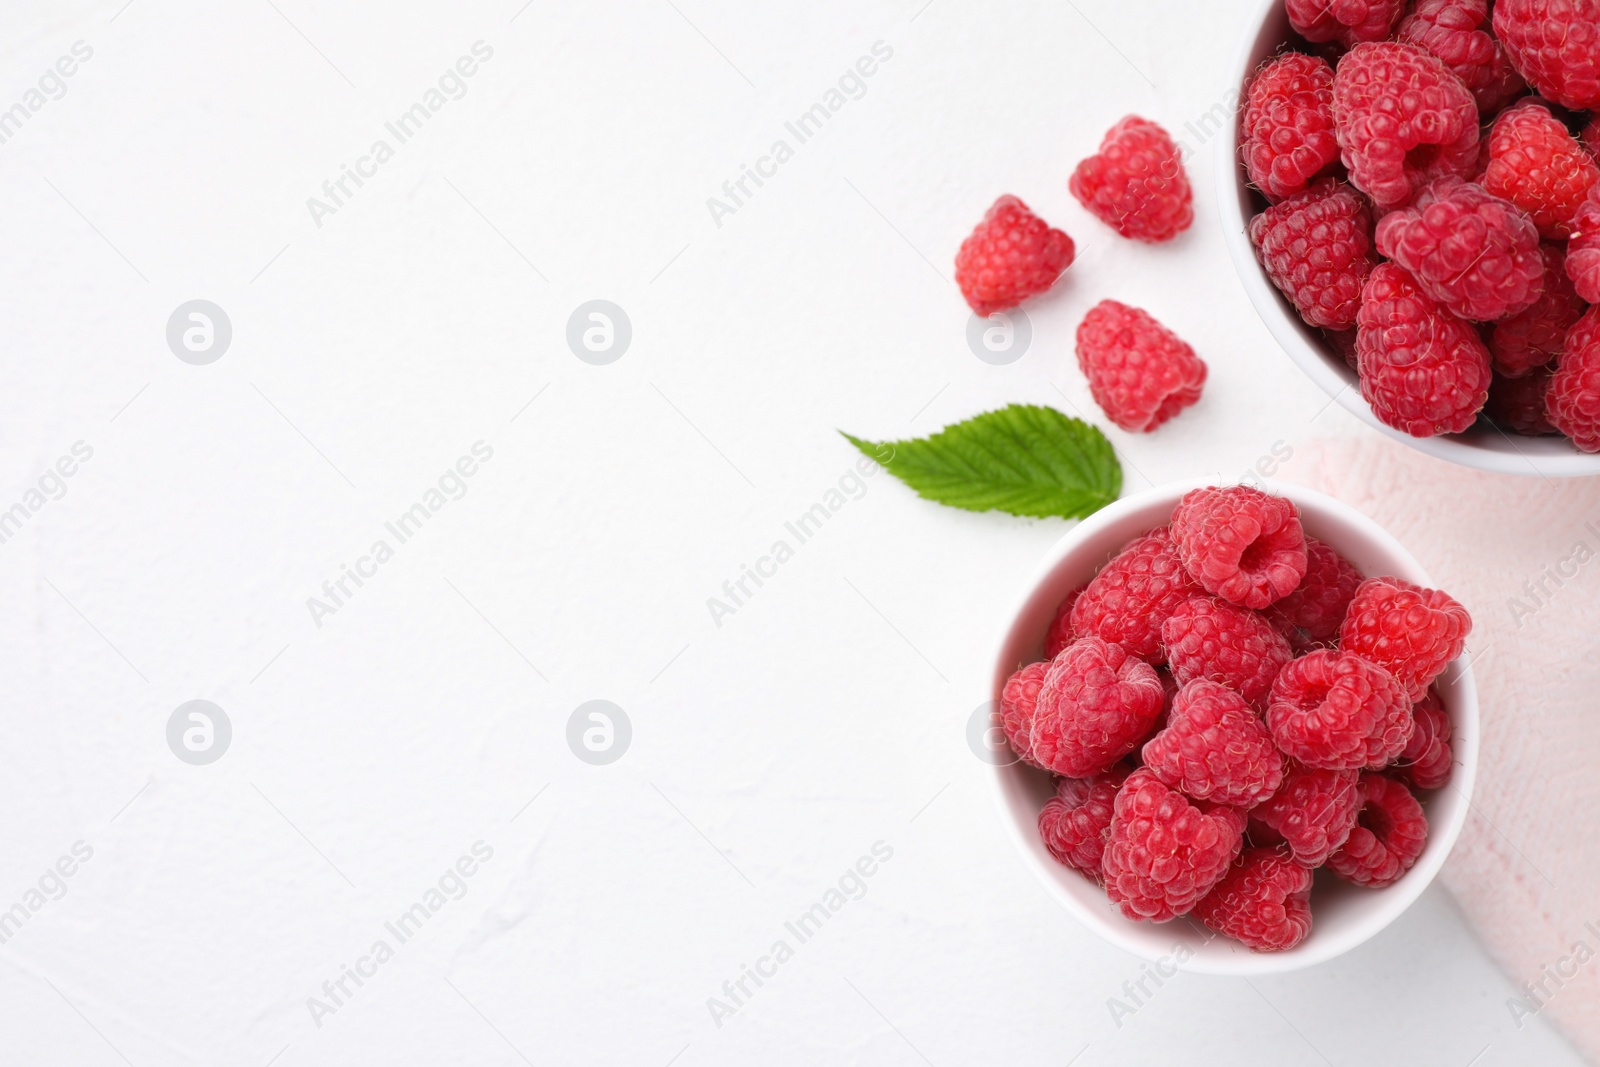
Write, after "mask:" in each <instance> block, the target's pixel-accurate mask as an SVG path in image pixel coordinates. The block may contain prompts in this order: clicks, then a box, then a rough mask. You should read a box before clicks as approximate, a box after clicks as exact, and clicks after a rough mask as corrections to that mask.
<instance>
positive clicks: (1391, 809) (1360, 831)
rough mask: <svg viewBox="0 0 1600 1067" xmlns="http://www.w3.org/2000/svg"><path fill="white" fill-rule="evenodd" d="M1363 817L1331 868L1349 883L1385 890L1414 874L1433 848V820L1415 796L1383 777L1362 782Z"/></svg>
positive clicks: (1365, 776)
mask: <svg viewBox="0 0 1600 1067" xmlns="http://www.w3.org/2000/svg"><path fill="white" fill-rule="evenodd" d="M1361 801H1362V804H1361V814H1360V815H1359V816H1357V818H1356V827H1355V829H1353V830H1351V831H1350V836H1349V837H1348V838H1347V839H1346V840H1345V843H1344V847H1343V848H1341V849H1339V851H1337V852H1335V853H1334V854H1333V855H1331V856H1329V857H1328V867H1329V869H1330V870H1332V871H1333V873H1334V874H1337V875H1338V876H1339V877H1340V878H1343V879H1344V880H1345V881H1347V882H1354V883H1355V884H1356V885H1359V886H1366V887H1367V888H1368V889H1382V888H1383V887H1384V886H1387V885H1393V884H1394V883H1395V882H1398V881H1399V880H1400V876H1401V875H1403V874H1405V873H1406V872H1407V871H1409V870H1410V869H1411V867H1412V865H1413V864H1414V863H1416V862H1417V857H1418V856H1421V855H1422V849H1423V846H1425V845H1426V844H1427V843H1428V816H1427V815H1426V814H1425V813H1424V812H1423V810H1422V805H1421V804H1418V803H1417V798H1416V797H1414V796H1412V795H1411V790H1409V789H1407V788H1406V787H1405V786H1404V785H1403V784H1402V783H1400V782H1397V781H1395V780H1394V779H1393V778H1385V777H1384V776H1383V775H1381V774H1363V775H1362V776H1361Z"/></svg>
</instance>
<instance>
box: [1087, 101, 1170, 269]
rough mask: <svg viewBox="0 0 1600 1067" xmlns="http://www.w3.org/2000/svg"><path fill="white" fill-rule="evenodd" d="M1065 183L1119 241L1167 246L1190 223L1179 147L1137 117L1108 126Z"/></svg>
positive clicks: (1158, 130)
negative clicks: (1096, 148) (1129, 239)
mask: <svg viewBox="0 0 1600 1067" xmlns="http://www.w3.org/2000/svg"><path fill="white" fill-rule="evenodd" d="M1068 184H1069V187H1070V188H1071V190H1072V195H1073V196H1075V197H1077V198H1078V202H1079V203H1081V204H1082V205H1083V206H1084V207H1086V208H1088V209H1089V211H1090V213H1091V214H1093V215H1094V216H1095V217H1096V218H1098V219H1099V220H1100V221H1101V222H1104V223H1105V224H1106V225H1107V226H1110V227H1111V228H1112V229H1114V230H1116V231H1117V232H1118V233H1120V234H1121V235H1122V236H1124V237H1132V238H1134V239H1136V240H1140V241H1149V242H1151V243H1160V242H1161V241H1170V240H1172V239H1173V238H1174V237H1176V236H1178V234H1180V233H1182V232H1183V231H1184V230H1187V229H1188V228H1189V224H1190V223H1192V222H1193V221H1194V193H1193V192H1192V191H1191V190H1190V189H1189V176H1188V175H1187V174H1185V173H1184V171H1183V160H1182V158H1181V157H1180V156H1179V155H1178V146H1177V145H1175V144H1173V142H1172V138H1171V137H1169V136H1168V135H1167V131H1166V130H1164V129H1162V128H1161V127H1160V126H1158V125H1156V124H1155V123H1153V122H1151V121H1150V120H1149V119H1142V118H1140V117H1139V116H1137V115H1129V116H1128V117H1127V118H1125V119H1123V120H1122V121H1121V122H1119V123H1117V124H1116V125H1115V126H1113V127H1111V130H1110V132H1109V133H1107V134H1106V136H1105V140H1103V141H1101V142H1100V151H1099V152H1098V153H1097V154H1095V155H1092V156H1090V157H1089V158H1088V159H1086V160H1084V161H1083V162H1082V163H1079V164H1078V168H1077V169H1076V170H1074V171H1073V172H1072V180H1071V182H1069V183H1068Z"/></svg>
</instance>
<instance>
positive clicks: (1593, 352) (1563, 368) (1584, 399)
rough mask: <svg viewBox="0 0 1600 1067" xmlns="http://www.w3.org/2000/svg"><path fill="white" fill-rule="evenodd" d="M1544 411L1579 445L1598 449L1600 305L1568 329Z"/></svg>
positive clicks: (1593, 450)
mask: <svg viewBox="0 0 1600 1067" xmlns="http://www.w3.org/2000/svg"><path fill="white" fill-rule="evenodd" d="M1545 411H1546V412H1547V413H1548V414H1549V416H1550V422H1551V424H1552V425H1554V426H1555V428H1556V429H1558V430H1560V431H1561V432H1562V433H1564V434H1566V435H1567V436H1568V437H1570V438H1572V443H1573V444H1575V445H1577V446H1578V448H1580V449H1582V450H1583V451H1585V452H1600V307H1592V308H1590V309H1589V310H1588V311H1587V312H1585V313H1584V316H1583V318H1581V319H1579V320H1578V322H1577V324H1576V325H1574V326H1573V327H1572V329H1571V330H1569V331H1567V341H1566V345H1565V349H1564V351H1563V352H1562V354H1561V358H1560V360H1558V361H1557V363H1556V372H1555V373H1554V374H1553V375H1551V376H1550V389H1549V392H1547V393H1546V394H1545Z"/></svg>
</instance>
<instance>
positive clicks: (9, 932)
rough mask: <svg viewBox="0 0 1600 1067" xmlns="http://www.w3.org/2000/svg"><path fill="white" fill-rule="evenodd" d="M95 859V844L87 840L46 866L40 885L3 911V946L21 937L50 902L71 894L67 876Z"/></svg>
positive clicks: (0, 942)
mask: <svg viewBox="0 0 1600 1067" xmlns="http://www.w3.org/2000/svg"><path fill="white" fill-rule="evenodd" d="M93 858H94V847H93V846H92V845H90V844H88V843H87V842H85V841H74V842H73V843H72V848H71V850H70V852H69V853H68V854H64V855H62V856H60V857H59V858H58V859H57V860H56V861H55V863H53V864H51V865H50V866H49V867H46V868H45V871H44V873H43V874H41V875H40V876H39V881H38V884H37V885H33V886H29V887H28V889H27V890H26V891H25V892H24V893H23V894H22V899H21V900H18V901H17V902H16V903H15V904H13V905H11V907H9V908H7V909H6V910H5V911H0V945H4V944H5V943H6V942H8V941H10V940H11V939H12V938H13V937H16V936H17V933H18V931H20V930H21V929H22V928H23V926H25V925H26V924H27V922H28V920H30V919H32V918H33V917H34V916H35V915H37V914H38V913H39V912H41V911H43V910H44V906H45V905H46V904H49V903H51V902H52V901H56V900H60V899H61V898H62V897H64V896H66V895H67V879H68V878H71V877H72V876H73V875H75V874H77V873H78V869H79V868H80V867H82V866H83V865H84V864H85V863H88V862H89V861H90V860H91V859H93Z"/></svg>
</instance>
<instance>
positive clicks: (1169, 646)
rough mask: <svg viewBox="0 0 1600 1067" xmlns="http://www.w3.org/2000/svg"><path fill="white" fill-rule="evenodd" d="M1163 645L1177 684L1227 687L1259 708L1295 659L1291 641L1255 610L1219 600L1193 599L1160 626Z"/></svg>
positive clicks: (1214, 598)
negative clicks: (1205, 682) (1201, 682)
mask: <svg viewBox="0 0 1600 1067" xmlns="http://www.w3.org/2000/svg"><path fill="white" fill-rule="evenodd" d="M1161 643H1162V646H1163V647H1164V648H1165V649H1166V651H1167V662H1168V663H1169V664H1170V665H1171V666H1172V674H1173V676H1174V677H1175V678H1176V679H1177V681H1178V684H1179V685H1187V684H1188V683H1190V682H1193V681H1195V680H1197V679H1201V678H1204V679H1206V680H1208V681H1212V682H1216V683H1218V684H1220V685H1225V686H1227V687H1228V688H1229V689H1231V690H1233V691H1234V692H1235V693H1238V694H1239V695H1240V696H1241V697H1243V698H1244V700H1245V702H1246V703H1248V704H1260V703H1261V702H1262V701H1263V700H1265V699H1266V696H1267V693H1268V692H1269V691H1270V690H1271V689H1272V680H1273V679H1274V678H1276V677H1277V676H1278V672H1279V671H1280V670H1282V669H1283V665H1284V664H1285V663H1288V662H1289V661H1290V660H1291V659H1293V658H1294V653H1293V652H1291V651H1290V650H1289V642H1288V641H1287V640H1286V639H1285V638H1284V636H1283V635H1282V634H1281V633H1279V632H1278V631H1277V630H1275V629H1273V627H1272V624H1271V623H1269V622H1268V621H1267V620H1266V619H1263V618H1262V617H1261V616H1260V615H1258V614H1256V613H1255V612H1253V611H1249V610H1247V609H1245V608H1241V607H1239V606H1238V605H1236V604H1230V603H1228V602H1227V601H1226V600H1218V599H1217V598H1216V597H1210V596H1197V597H1190V598H1189V599H1188V600H1185V601H1184V602H1183V603H1182V604H1179V605H1178V609H1177V610H1176V611H1174V612H1173V613H1172V615H1171V616H1170V617H1169V618H1168V619H1167V621H1166V622H1165V623H1163V624H1162V625H1161Z"/></svg>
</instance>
